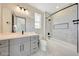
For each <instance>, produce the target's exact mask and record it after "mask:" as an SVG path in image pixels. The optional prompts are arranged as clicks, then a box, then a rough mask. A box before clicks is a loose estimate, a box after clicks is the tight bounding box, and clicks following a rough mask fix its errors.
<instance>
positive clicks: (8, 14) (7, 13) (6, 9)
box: [0, 3, 44, 37]
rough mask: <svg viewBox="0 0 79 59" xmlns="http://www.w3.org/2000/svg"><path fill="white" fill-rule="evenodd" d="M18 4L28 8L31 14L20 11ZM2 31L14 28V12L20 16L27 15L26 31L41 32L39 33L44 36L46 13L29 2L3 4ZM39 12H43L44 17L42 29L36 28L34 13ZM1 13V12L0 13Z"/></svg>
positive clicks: (9, 30)
mask: <svg viewBox="0 0 79 59" xmlns="http://www.w3.org/2000/svg"><path fill="white" fill-rule="evenodd" d="M17 5H19V6H20V7H24V8H25V9H28V11H29V14H28V15H27V14H25V13H23V12H22V11H21V10H20V11H19V10H18V9H17ZM2 12H3V13H2V16H1V17H2V26H1V27H2V28H1V29H2V32H4V33H5V32H11V30H12V14H14V15H16V16H20V17H25V18H26V31H27V32H33V31H34V32H36V33H39V35H40V36H41V37H42V36H43V34H44V33H43V30H44V27H43V26H44V25H43V20H44V17H43V16H44V13H43V12H42V11H40V10H38V9H36V8H34V7H32V6H30V5H29V4H24V3H23V4H2ZM35 12H37V13H39V14H41V16H42V19H41V29H39V30H37V29H35V26H34V21H35V20H34V13H35ZM0 14H1V13H0ZM7 21H9V24H6V22H7Z"/></svg>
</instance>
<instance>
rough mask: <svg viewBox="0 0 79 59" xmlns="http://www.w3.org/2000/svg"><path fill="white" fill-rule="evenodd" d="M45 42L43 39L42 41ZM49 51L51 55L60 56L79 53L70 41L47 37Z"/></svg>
mask: <svg viewBox="0 0 79 59" xmlns="http://www.w3.org/2000/svg"><path fill="white" fill-rule="evenodd" d="M42 42H43V41H42ZM46 45H47V52H48V53H50V55H55V56H56V55H58V56H72V55H74V56H75V55H77V47H76V46H75V45H72V44H70V43H67V42H64V41H61V40H57V39H54V38H50V39H47V41H46Z"/></svg>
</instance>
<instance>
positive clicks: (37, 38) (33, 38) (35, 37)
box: [31, 35, 39, 42]
mask: <svg viewBox="0 0 79 59" xmlns="http://www.w3.org/2000/svg"><path fill="white" fill-rule="evenodd" d="M38 40H39V37H38V36H36V35H35V36H31V42H34V41H37V42H38Z"/></svg>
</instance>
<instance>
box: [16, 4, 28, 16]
mask: <svg viewBox="0 0 79 59" xmlns="http://www.w3.org/2000/svg"><path fill="white" fill-rule="evenodd" d="M17 6H18V5H17ZM18 7H19V6H18ZM19 8H20V10H22V11H24V12H25V13H26V14H27V15H28V14H29V12H28V10H27V9H25V8H24V7H19Z"/></svg>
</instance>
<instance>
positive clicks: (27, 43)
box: [0, 32, 39, 56]
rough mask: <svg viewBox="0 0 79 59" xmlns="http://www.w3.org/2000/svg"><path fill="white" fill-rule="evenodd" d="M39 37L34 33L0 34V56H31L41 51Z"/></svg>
mask: <svg viewBox="0 0 79 59" xmlns="http://www.w3.org/2000/svg"><path fill="white" fill-rule="evenodd" d="M38 43H39V35H38V34H36V33H34V32H27V33H24V34H23V35H22V33H0V56H29V55H32V54H34V53H35V52H37V51H38V49H39V46H38V45H39V44H38Z"/></svg>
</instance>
